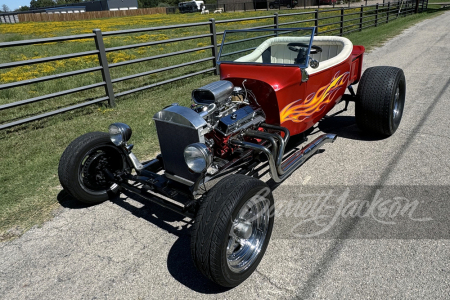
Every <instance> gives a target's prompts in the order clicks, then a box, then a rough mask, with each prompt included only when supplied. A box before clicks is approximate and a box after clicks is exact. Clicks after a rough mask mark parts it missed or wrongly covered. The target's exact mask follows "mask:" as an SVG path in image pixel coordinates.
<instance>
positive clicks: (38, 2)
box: [30, 0, 56, 9]
mask: <svg viewBox="0 0 450 300" xmlns="http://www.w3.org/2000/svg"><path fill="white" fill-rule="evenodd" d="M55 5H56V3H55V2H53V1H52V0H31V1H30V8H31V9H33V8H34V9H36V8H41V7H52V6H55Z"/></svg>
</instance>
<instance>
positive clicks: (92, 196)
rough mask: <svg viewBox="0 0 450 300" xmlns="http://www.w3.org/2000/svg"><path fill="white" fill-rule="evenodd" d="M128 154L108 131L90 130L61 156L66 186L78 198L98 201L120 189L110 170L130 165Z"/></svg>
mask: <svg viewBox="0 0 450 300" xmlns="http://www.w3.org/2000/svg"><path fill="white" fill-rule="evenodd" d="M126 166H127V163H126V158H125V155H124V153H123V151H122V150H121V149H119V148H118V147H116V146H115V145H114V144H113V143H112V142H111V140H110V138H109V134H107V133H106V132H90V133H87V134H84V135H82V136H80V137H78V138H77V139H75V140H74V141H73V142H72V143H70V145H69V146H68V147H67V148H66V150H65V151H64V153H63V154H62V156H61V159H60V161H59V167H58V175H59V181H60V182H61V185H62V187H63V188H64V189H65V190H66V191H67V192H69V194H71V195H72V196H73V197H75V198H76V199H77V200H79V201H81V202H84V203H87V204H97V203H100V202H103V201H106V200H108V199H110V198H111V197H112V196H113V195H114V194H116V193H117V192H118V191H119V186H118V185H117V184H115V183H111V182H110V180H109V179H108V178H109V177H108V174H107V173H109V174H114V173H117V172H122V171H123V170H125V169H126Z"/></svg>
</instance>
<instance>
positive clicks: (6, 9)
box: [2, 4, 9, 12]
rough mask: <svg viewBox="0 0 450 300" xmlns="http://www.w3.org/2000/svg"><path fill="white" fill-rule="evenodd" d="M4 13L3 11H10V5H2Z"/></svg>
mask: <svg viewBox="0 0 450 300" xmlns="http://www.w3.org/2000/svg"><path fill="white" fill-rule="evenodd" d="M2 11H3V12H8V11H9V7H8V5H6V4H3V5H2Z"/></svg>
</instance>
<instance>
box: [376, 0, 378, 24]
mask: <svg viewBox="0 0 450 300" xmlns="http://www.w3.org/2000/svg"><path fill="white" fill-rule="evenodd" d="M377 26H378V3H377V6H375V27H377Z"/></svg>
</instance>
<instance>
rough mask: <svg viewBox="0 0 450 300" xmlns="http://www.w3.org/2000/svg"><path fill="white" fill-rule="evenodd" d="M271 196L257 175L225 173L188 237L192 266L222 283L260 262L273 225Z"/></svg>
mask: <svg viewBox="0 0 450 300" xmlns="http://www.w3.org/2000/svg"><path fill="white" fill-rule="evenodd" d="M271 209H273V196H272V192H271V191H270V189H269V187H268V186H267V185H266V184H265V183H264V182H262V181H261V180H258V179H255V178H253V177H249V176H244V175H230V176H228V177H226V178H224V179H222V180H221V181H220V182H219V183H218V184H216V185H215V186H214V187H213V188H212V189H211V191H209V192H208V194H207V196H206V198H205V199H204V201H203V202H202V204H201V206H200V209H199V211H198V213H197V216H196V219H195V224H194V226H193V232H192V237H191V254H192V258H193V261H194V264H195V266H196V267H197V268H198V270H200V272H202V273H203V275H205V276H206V277H208V278H209V279H211V280H212V281H214V282H216V283H217V284H219V285H222V286H225V287H234V286H237V285H239V284H240V283H242V282H243V281H244V280H245V279H247V278H248V277H249V276H250V275H251V274H252V273H253V271H254V270H255V269H256V267H257V266H258V264H259V262H260V261H261V259H262V257H263V255H264V252H265V251H266V248H267V245H268V244H269V239H270V235H271V234H272V227H273V219H274V218H273V213H271V212H272V211H271Z"/></svg>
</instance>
